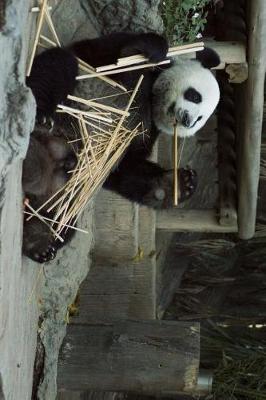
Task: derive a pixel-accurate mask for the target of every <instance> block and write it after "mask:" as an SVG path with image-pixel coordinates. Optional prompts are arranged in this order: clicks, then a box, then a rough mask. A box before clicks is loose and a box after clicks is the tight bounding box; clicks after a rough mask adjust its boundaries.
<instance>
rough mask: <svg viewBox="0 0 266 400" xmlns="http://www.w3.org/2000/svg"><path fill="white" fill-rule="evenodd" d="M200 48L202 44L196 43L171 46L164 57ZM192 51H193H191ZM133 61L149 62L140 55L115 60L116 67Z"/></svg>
mask: <svg viewBox="0 0 266 400" xmlns="http://www.w3.org/2000/svg"><path fill="white" fill-rule="evenodd" d="M197 47H200V48H202V47H203V48H204V42H197V43H191V44H185V45H182V46H173V47H170V48H169V50H168V53H167V55H166V57H171V55H172V53H174V52H176V51H182V50H187V49H189V50H190V49H191V51H193V52H194V51H195V48H197ZM192 49H193V50H192ZM134 60H141V62H142V61H149V59H148V58H147V57H145V56H143V55H142V54H136V55H134V56H129V57H123V58H118V60H117V65H119V64H120V65H121V66H122V65H123V64H124V63H126V64H127V63H128V62H130V61H134Z"/></svg>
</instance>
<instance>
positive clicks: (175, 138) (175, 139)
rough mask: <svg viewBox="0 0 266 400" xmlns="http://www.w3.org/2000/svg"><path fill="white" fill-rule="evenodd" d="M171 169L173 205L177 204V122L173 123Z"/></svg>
mask: <svg viewBox="0 0 266 400" xmlns="http://www.w3.org/2000/svg"><path fill="white" fill-rule="evenodd" d="M173 170H174V206H178V132H177V123H175V125H174V137H173Z"/></svg>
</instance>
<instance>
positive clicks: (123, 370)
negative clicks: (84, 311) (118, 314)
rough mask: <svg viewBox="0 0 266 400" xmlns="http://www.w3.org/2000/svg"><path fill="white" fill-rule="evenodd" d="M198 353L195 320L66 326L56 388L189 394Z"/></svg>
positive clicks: (195, 377)
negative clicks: (192, 321) (193, 321)
mask: <svg viewBox="0 0 266 400" xmlns="http://www.w3.org/2000/svg"><path fill="white" fill-rule="evenodd" d="M199 356H200V331H199V324H198V323H188V322H173V321H142V322H140V321H135V322H133V321H132V322H131V321H125V322H117V323H109V324H108V323H105V324H95V325H91V326H89V325H76V326H70V327H69V329H68V334H67V336H66V338H65V341H64V344H63V346H62V352H61V357H60V361H59V365H58V380H57V381H58V387H59V389H65V390H73V391H74V390H97V389H101V390H103V391H133V392H136V393H156V394H163V393H166V392H171V393H178V392H185V393H192V392H193V391H194V389H195V387H196V385H197V375H198V368H199Z"/></svg>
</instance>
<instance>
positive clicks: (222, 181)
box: [58, 0, 266, 399]
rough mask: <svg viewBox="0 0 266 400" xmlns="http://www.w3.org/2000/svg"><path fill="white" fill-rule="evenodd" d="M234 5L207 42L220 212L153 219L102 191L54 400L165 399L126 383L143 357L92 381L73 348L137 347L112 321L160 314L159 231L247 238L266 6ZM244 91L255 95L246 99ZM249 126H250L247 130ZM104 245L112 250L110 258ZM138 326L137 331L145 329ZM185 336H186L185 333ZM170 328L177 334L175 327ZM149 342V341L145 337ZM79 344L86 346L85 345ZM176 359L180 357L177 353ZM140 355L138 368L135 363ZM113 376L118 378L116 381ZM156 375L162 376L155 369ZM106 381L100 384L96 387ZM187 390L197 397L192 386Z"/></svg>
mask: <svg viewBox="0 0 266 400" xmlns="http://www.w3.org/2000/svg"><path fill="white" fill-rule="evenodd" d="M229 3H230V2H229ZM234 3H235V4H234V5H232V8H233V10H231V11H232V15H231V20H232V21H233V22H232V23H233V24H235V32H234V33H237V34H236V35H235V40H233V39H231V40H228V41H223V42H216V41H212V42H209V43H206V44H208V45H209V46H210V47H213V48H215V49H216V50H217V51H218V53H219V54H220V57H221V60H222V62H221V64H220V66H219V67H218V71H217V76H218V79H219V81H220V83H221V103H220V106H219V109H218V114H217V117H214V119H215V124H217V127H218V161H219V163H218V164H219V165H218V174H219V180H218V183H219V206H218V207H212V208H211V207H209V208H204V207H201V209H197V208H178V209H172V210H168V211H163V212H161V211H159V212H155V211H152V210H147V209H145V208H143V207H139V206H137V205H133V204H129V203H128V202H126V201H125V200H123V199H121V198H119V197H118V196H116V195H114V194H110V193H105V192H103V193H101V195H100V197H99V202H98V204H97V208H96V225H97V230H96V247H95V252H94V258H95V260H94V263H93V266H92V270H91V272H90V274H89V276H88V277H87V279H86V280H85V282H84V283H83V285H82V287H81V291H80V295H79V315H77V316H75V317H73V318H72V320H71V327H70V329H69V331H68V334H67V336H66V338H65V341H64V344H63V348H62V355H61V359H60V364H59V372H58V383H59V394H60V399H61V398H62V399H67V394H70V393H72V396H74V397H73V398H75V399H80V398H82V393H84V391H89V390H95V389H97V388H98V389H100V388H99V387H98V386H97V385H95V382H97V381H98V382H100V381H101V382H104V383H103V384H102V385H101V388H102V389H103V390H108V391H110V390H112V389H113V390H117V391H119V390H129V391H133V392H139V393H154V392H156V394H158V393H160V394H162V393H165V391H164V390H165V389H164V390H162V392H159V391H158V390H157V389H156V388H155V386H154V387H152V385H151V386H149V385H150V384H151V381H149V383H147V382H146V384H147V386H145V384H144V383H143V382H142V384H140V386H138V383H140V382H138V383H137V382H136V381H135V382H134V378H136V375H135V374H134V366H136V365H138V367H139V368H142V367H141V365H142V366H143V364H141V361H143V362H145V357H144V354H143V355H141V356H138V352H137V354H136V357H129V358H127V357H125V359H124V358H123V356H121V357H122V358H121V363H122V364H121V365H120V366H119V368H120V369H117V368H118V367H117V365H116V364H113V363H111V364H112V367H113V366H115V367H114V370H112V367H111V366H108V361H106V363H105V367H106V369H105V367H104V368H100V370H97V373H96V374H97V376H95V375H94V371H91V369H90V367H88V365H89V364H90V362H89V354H85V348H84V346H83V345H82V342H83V341H84V340H85V341H86V339H85V338H88V337H89V336H90V333H92V334H93V337H94V336H95V333H93V332H94V329H96V327H97V329H98V335H99V337H98V340H99V342H98V344H97V346H98V347H97V348H98V349H99V352H100V353H101V352H102V351H103V346H105V350H104V351H103V354H102V353H101V354H102V358H101V360H102V359H103V360H104V359H106V357H107V360H114V359H116V356H117V357H118V354H121V353H119V352H120V350H119V351H118V353H116V354H115V355H114V353H113V349H114V348H117V347H116V345H117V341H118V342H119V344H121V346H123V343H127V344H128V346H129V348H130V345H131V344H132V346H138V345H139V344H140V342H141V341H140V339H139V338H136V336H135V335H133V336H131V335H130V334H129V332H128V331H127V328H124V329H123V330H122V332H121V331H120V329H119V327H120V322H119V321H121V319H122V320H128V319H134V320H141V321H145V320H146V321H147V320H152V319H158V318H160V317H161V315H162V314H163V311H164V306H163V305H162V303H164V302H165V301H167V300H166V299H165V298H164V299H162V298H163V297H164V296H167V294H166V292H167V291H168V292H169V291H170V292H171V288H170V280H169V281H168V287H166V288H163V289H159V288H158V280H159V279H160V277H159V275H160V269H161V264H162V260H163V258H164V256H165V250H164V249H165V245H166V244H168V243H169V241H168V236H167V234H168V233H169V235H171V233H172V232H177V231H193V232H216V233H225V232H235V233H237V232H238V233H239V236H240V237H241V238H245V239H247V238H250V237H252V236H253V234H254V230H255V217H256V203H257V189H258V178H259V170H258V166H259V160H260V154H259V148H260V134H261V124H262V110H263V97H262V96H261V92H260V90H263V85H264V73H265V60H264V58H263V57H264V56H265V51H264V49H263V48H262V47H261V43H262V42H261V40H262V39H263V37H264V36H265V32H264V30H265V26H266V25H265V22H266V14H265V12H266V4H265V2H263V1H259V0H258V1H250V2H247V3H248V4H246V2H244V1H238V2H234ZM246 7H248V8H249V9H246ZM246 21H247V23H246ZM254 26H255V27H256V29H254ZM255 55H256V57H255ZM254 57H255V58H256V59H255V58H254ZM259 60H263V61H262V62H260V61H259ZM254 79H255V80H256V82H259V85H260V88H258V87H257V86H254V85H253V84H254ZM252 88H253V90H255V93H254V92H252ZM254 98H255V99H256V101H255V102H253V103H252V104H253V107H255V109H254V108H252V107H251V104H250V102H252V100H254ZM241 100H245V101H241ZM255 103H256V106H255ZM238 116H239V118H238ZM254 121H256V128H254V129H252V130H251V126H252V124H253V123H254ZM169 152H171V143H170V144H169V143H166V142H165V141H164V139H163V140H162V141H161V142H160V143H159V146H158V152H157V154H155V155H154V157H155V158H157V159H158V158H159V160H162V159H163V158H164V157H165V154H169ZM166 159H169V157H166ZM166 166H167V160H166ZM196 169H197V167H196ZM247 170H248V175H247V179H245V177H244V175H245V173H244V171H247ZM248 176H249V178H248ZM107 205H108V209H107ZM109 246H111V248H112V250H111V251H110V247H109ZM178 264H179V266H181V264H182V257H180V258H179V259H178ZM167 289H168V290H167ZM157 322H158V321H157ZM143 323H144V325H145V322H143ZM126 325H127V323H126V322H125V326H126ZM129 325H130V323H129ZM110 326H112V327H113V328H112V329H114V331H115V332H117V335H116V334H114V333H110V336H108V339H107V338H106V336H105V328H106V329H111V328H110ZM155 326H156V323H155V322H154V327H155ZM107 327H108V328H107ZM173 328H174V325H173ZM191 328H192V329H193V327H192V326H191ZM116 329H117V330H116ZM174 329H178V325H176V326H175V328H174ZM180 329H182V328H180ZM154 332H156V328H154ZM102 335H103V336H102ZM96 336H97V335H96ZM148 336H149V338H150V335H148ZM142 338H143V339H142V340H143V342H141V343H142V344H143V346H145V345H148V343H149V339H145V334H144V333H143V335H142ZM153 339H154V340H156V341H157V340H159V341H160V343H162V342H161V340H162V338H160V339H159V337H158V336H156V333H154V336H153ZM92 340H94V339H92ZM86 343H87V344H88V345H89V346H91V343H90V340H89V339H88V341H86ZM93 343H94V342H93ZM99 343H100V344H99ZM129 343H130V344H129ZM136 348H137V347H136ZM129 353H130V350H129ZM81 355H82V356H81ZM176 355H177V357H181V356H180V354H179V355H178V353H176ZM142 356H143V358H144V360H141V358H142ZM72 357H73V359H72ZM108 357H110V359H109V358H108ZM179 359H180V360H181V358H179ZM99 362H101V361H100V360H99ZM198 364H199V360H198ZM74 366H75V368H74ZM86 366H87V367H86ZM124 366H126V368H128V370H129V371H130V370H131V368H133V369H132V374H131V378H132V381H131V380H130V379H127V377H126V371H125V372H124V373H123V372H122V371H124V370H123V367H124ZM79 368H81V370H82V377H79V374H78V373H75V369H76V371H78V370H79ZM157 368H158V365H157V363H156V362H155V361H154V359H153V363H152V364H151V365H150V366H149V369H148V370H146V369H145V368H144V370H145V374H146V375H147V376H149V377H152V376H156V372H157ZM136 369H137V368H136ZM118 370H120V373H121V374H122V376H123V377H125V380H123V379H121V380H119V379H118V375H119V374H117V373H118ZM155 370H156V371H155ZM161 372H162V374H163V371H161ZM183 372H184V371H183ZM149 373H150V374H151V375H149ZM181 375H182V373H181ZM67 377H68V378H67ZM165 379H167V378H166V377H165ZM74 381H75V382H74ZM118 381H119V382H118ZM105 382H108V384H106V385H105ZM129 382H130V383H129ZM194 382H196V381H194ZM78 385H80V388H82V391H81V392H80V391H79V390H77V389H78ZM180 391H181V392H183V393H184V392H186V390H185V388H184V386H182V387H180V386H178V383H177V381H176V382H175V387H173V388H172V389H171V394H177V393H178V392H180ZM191 391H192V392H193V391H194V392H197V385H196V384H195V385H194V387H193V388H192V390H191Z"/></svg>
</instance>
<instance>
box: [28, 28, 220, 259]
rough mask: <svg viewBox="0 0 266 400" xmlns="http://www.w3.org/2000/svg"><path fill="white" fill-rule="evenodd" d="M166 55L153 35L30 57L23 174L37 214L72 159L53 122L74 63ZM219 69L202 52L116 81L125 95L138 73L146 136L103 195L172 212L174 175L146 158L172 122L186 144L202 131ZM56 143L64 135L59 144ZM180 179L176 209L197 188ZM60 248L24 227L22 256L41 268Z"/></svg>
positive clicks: (187, 177) (31, 224)
mask: <svg viewBox="0 0 266 400" xmlns="http://www.w3.org/2000/svg"><path fill="white" fill-rule="evenodd" d="M167 51H168V44H167V41H166V40H165V39H164V38H163V37H162V36H160V35H157V34H155V33H139V34H134V33H113V34H110V35H108V36H103V37H100V38H96V39H91V40H83V41H80V42H75V43H73V44H71V45H69V46H68V47H67V48H64V49H62V48H53V49H50V50H47V51H44V52H43V53H41V54H40V55H38V56H37V57H36V58H35V60H34V63H33V66H32V71H31V74H30V76H29V77H28V78H27V81H26V83H27V85H28V86H29V87H30V88H31V90H32V92H33V94H34V96H35V99H36V103H37V117H36V129H35V132H34V133H33V134H32V136H31V139H30V146H29V150H28V153H27V156H26V160H25V162H24V169H23V187H24V191H25V196H26V197H27V198H28V199H29V200H30V202H31V203H33V205H34V206H35V207H38V206H39V205H41V202H43V199H44V198H48V193H49V196H50V194H51V192H52V193H53V192H55V191H56V190H58V188H59V187H61V186H62V185H63V184H64V183H65V181H66V174H65V171H66V169H67V166H68V164H69V159H71V160H72V162H73V160H74V155H73V154H72V153H71V151H70V150H69V149H68V144H67V141H66V140H64V139H63V138H64V131H65V130H67V128H66V125H64V124H62V122H61V120H59V121H57V118H56V116H55V109H56V106H57V105H58V104H59V103H62V102H64V101H65V100H66V97H67V95H68V94H69V93H72V92H73V90H74V88H75V86H76V76H77V73H78V67H77V59H76V57H78V58H80V59H82V60H84V61H85V62H87V63H88V64H90V65H92V66H93V67H97V66H101V65H107V64H112V63H115V62H116V60H117V59H118V58H120V57H125V56H130V55H134V54H139V53H141V54H143V55H145V56H146V57H147V58H148V59H149V60H150V61H151V62H159V61H161V60H163V59H165V57H166V54H167ZM219 63H220V60H219V57H218V55H217V54H216V53H215V52H214V51H213V50H210V49H205V50H203V51H201V52H199V53H197V59H195V60H190V59H182V60H178V61H175V62H172V63H171V64H170V66H167V67H163V68H162V67H161V66H160V67H155V68H153V69H149V70H147V69H144V70H139V71H131V72H126V73H121V74H119V75H117V76H116V79H117V80H119V81H120V82H122V84H123V85H124V86H126V87H127V88H128V90H130V89H132V88H134V86H135V84H136V82H137V80H138V78H139V76H140V74H144V80H143V83H142V85H141V88H140V90H139V93H138V96H137V98H136V101H135V103H136V104H135V105H136V106H137V110H138V111H137V114H138V115H137V116H138V119H139V120H140V121H142V123H143V126H144V129H145V130H146V134H145V135H144V136H142V135H141V136H137V137H135V138H134V139H133V141H132V143H131V144H130V146H129V148H128V149H127V151H126V153H125V154H124V155H123V157H122V159H121V160H120V161H119V163H118V165H117V166H116V168H115V169H114V170H112V172H111V173H110V175H109V176H108V178H107V179H106V181H105V183H104V185H103V186H104V187H105V188H106V189H109V190H112V191H115V192H117V193H119V194H120V195H122V196H124V197H125V198H127V199H129V200H131V201H133V202H137V203H139V204H142V205H145V206H148V207H152V208H155V209H163V208H167V207H170V206H172V173H171V171H167V170H165V169H163V168H162V167H161V166H159V165H158V164H156V163H153V162H151V161H149V159H148V158H149V156H150V154H151V151H152V148H153V145H154V143H155V141H156V139H157V138H158V135H159V134H160V133H161V132H162V133H166V134H170V135H171V134H173V125H174V123H176V124H177V127H178V132H179V135H180V136H183V137H185V136H191V135H194V134H195V133H196V132H197V131H198V130H199V129H200V128H201V127H202V126H203V125H204V124H205V122H206V121H207V119H208V118H209V117H210V115H211V114H212V113H213V111H214V110H215V108H216V106H217V104H218V101H219V86H218V84H217V81H216V79H215V78H214V76H213V74H212V72H211V71H210V68H212V67H215V66H217V65H218V64H219ZM47 121H54V122H55V124H54V127H52V124H51V125H49V124H48V126H47ZM51 127H52V128H51ZM50 128H51V129H50ZM50 131H51V132H50ZM40 132H41V133H40ZM58 132H59V135H58ZM60 132H61V133H63V134H62V135H61V134H60ZM44 136H45V139H44ZM58 136H61V139H60V140H59V138H58ZM66 136H67V135H66ZM47 149H48V150H47ZM48 153H49V154H48ZM58 153H60V156H59V155H58ZM36 159H37V160H38V161H36ZM33 160H34V161H33ZM45 164H47V166H46V167H45ZM51 165H52V166H53V167H52V168H51ZM33 169H34V170H35V176H37V177H38V178H37V181H38V182H39V184H40V185H41V186H42V188H41V189H40V188H38V189H36V182H35V183H34V184H32V182H31V180H32V179H33V177H32V175H31V171H32V170H33ZM35 180H36V179H35ZM179 180H180V189H179V202H182V201H184V200H186V199H188V198H189V197H190V196H191V195H192V194H193V193H194V191H195V189H196V185H197V175H196V172H195V171H193V170H191V169H183V168H181V169H179ZM44 182H45V183H44ZM37 186H38V185H37ZM44 212H45V209H44ZM68 237H69V234H66V241H67V240H68ZM59 245H60V243H59V242H58V240H55V239H54V237H53V235H52V234H51V232H50V231H49V229H48V228H47V226H46V225H45V224H43V223H41V222H39V221H37V219H36V218H32V219H31V220H30V221H28V222H26V223H25V224H24V239H23V252H24V254H26V255H27V256H29V257H30V258H32V259H34V260H35V261H38V262H45V261H49V260H50V259H52V258H54V257H55V255H56V251H57V249H58V248H59Z"/></svg>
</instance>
